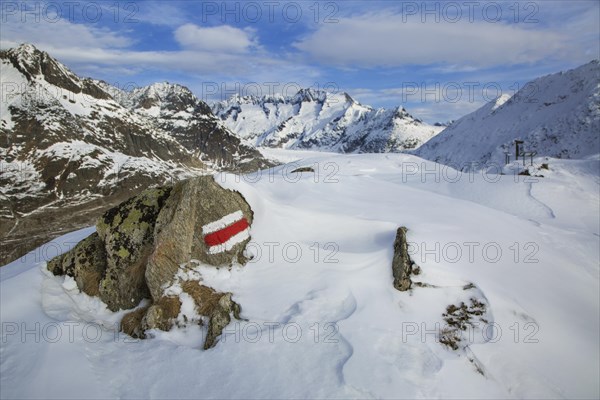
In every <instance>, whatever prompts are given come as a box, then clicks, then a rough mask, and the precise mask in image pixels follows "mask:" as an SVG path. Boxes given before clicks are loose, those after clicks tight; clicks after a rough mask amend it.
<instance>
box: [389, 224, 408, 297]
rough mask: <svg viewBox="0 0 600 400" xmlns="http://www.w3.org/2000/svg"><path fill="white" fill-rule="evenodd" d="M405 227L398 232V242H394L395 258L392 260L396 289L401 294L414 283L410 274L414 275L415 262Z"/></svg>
mask: <svg viewBox="0 0 600 400" xmlns="http://www.w3.org/2000/svg"><path fill="white" fill-rule="evenodd" d="M407 231H408V229H407V228H405V227H400V228H398V231H396V240H395V241H394V258H393V259H392V274H393V275H394V287H395V288H396V289H398V290H399V291H401V292H404V291H406V290H408V289H410V286H411V285H412V281H411V280H410V274H411V273H412V265H413V262H412V261H411V259H410V255H409V254H408V242H407V240H406V232H407Z"/></svg>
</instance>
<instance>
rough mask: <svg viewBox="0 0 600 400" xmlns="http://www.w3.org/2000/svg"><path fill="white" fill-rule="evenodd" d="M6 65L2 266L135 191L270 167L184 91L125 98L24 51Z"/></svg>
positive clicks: (8, 56) (0, 104)
mask: <svg viewBox="0 0 600 400" xmlns="http://www.w3.org/2000/svg"><path fill="white" fill-rule="evenodd" d="M0 61H1V67H2V71H1V74H0V80H1V82H0V83H1V87H2V93H1V101H0V160H1V161H0V164H1V165H0V166H1V168H0V184H1V188H0V222H1V225H2V228H0V236H1V237H2V241H3V248H2V253H1V254H0V259H3V260H5V258H4V257H7V256H8V253H11V254H12V252H13V250H14V247H12V250H10V248H11V246H12V244H10V243H9V242H11V243H13V242H14V243H17V242H19V241H20V240H23V241H24V243H25V248H24V249H21V251H18V252H17V253H23V251H25V250H28V249H30V248H31V246H34V245H37V244H39V243H41V242H43V241H47V240H48V238H49V236H47V233H48V232H54V233H58V231H55V230H54V229H55V228H56V229H58V230H61V231H64V230H65V229H73V228H75V227H79V226H81V225H82V224H89V223H90V222H91V221H92V220H93V218H94V217H95V216H96V215H97V214H98V213H99V212H101V210H102V208H104V207H107V206H108V205H110V204H112V203H114V202H117V201H120V200H122V199H124V198H127V197H129V196H130V195H131V192H132V191H133V190H134V189H135V188H138V187H147V186H149V185H152V184H159V183H164V182H166V181H172V180H177V179H180V178H182V177H185V176H190V175H193V174H198V173H207V172H210V171H211V170H214V169H219V170H230V171H250V170H255V169H258V168H260V167H263V166H265V165H269V164H268V162H267V161H266V160H265V159H264V158H263V157H262V156H261V155H260V153H258V151H257V150H256V149H254V148H252V147H250V146H248V145H245V144H242V143H241V141H240V139H239V138H237V137H236V136H235V135H233V134H232V133H231V132H229V131H228V130H227V129H226V128H225V127H223V125H222V123H221V122H220V121H219V120H218V119H217V118H216V117H214V116H213V115H212V114H211V111H210V108H209V107H208V106H207V105H206V104H205V103H203V102H201V101H199V100H198V99H197V98H196V97H195V96H194V95H193V94H192V93H191V92H190V91H189V90H188V89H186V88H184V87H182V86H178V85H168V84H158V85H152V86H150V87H147V88H143V89H139V90H136V91H134V92H132V93H126V92H121V91H119V90H118V89H116V88H112V87H110V85H108V84H106V83H104V82H99V81H95V80H93V79H89V78H86V79H83V78H80V77H78V76H77V75H75V74H74V73H73V72H71V71H70V70H69V69H68V68H67V67H65V66H64V65H63V64H61V63H60V62H58V61H57V60H55V59H53V58H52V57H51V56H50V55H48V54H47V53H45V52H43V51H40V50H38V49H36V48H35V47H34V46H32V45H27V44H25V45H21V46H19V47H17V48H13V49H8V50H2V51H1V52H0ZM72 207H78V211H77V212H75V211H73V209H72ZM48 213H54V214H52V216H51V217H49V216H48V215H49V214H48ZM42 216H45V217H42ZM78 218H79V219H78ZM26 219H27V220H28V221H29V222H28V223H24V222H25V220H26ZM76 219H78V220H77V222H73V221H75V220H76ZM71 222H73V223H74V224H75V225H72V224H71ZM53 224H54V225H56V227H55V228H53V227H52V225H53ZM32 229H33V231H32ZM9 233H10V238H8V237H5V236H8V234H9ZM32 236H35V237H36V238H38V239H36V240H38V242H35V243H34V241H32V240H31V239H30V238H31V237H32ZM14 255H17V254H16V253H14V254H13V256H14ZM17 256H18V255H17Z"/></svg>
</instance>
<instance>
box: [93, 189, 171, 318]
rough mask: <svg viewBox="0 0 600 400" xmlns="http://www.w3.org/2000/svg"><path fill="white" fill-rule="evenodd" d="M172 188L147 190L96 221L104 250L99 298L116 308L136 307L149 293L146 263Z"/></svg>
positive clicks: (112, 308)
mask: <svg viewBox="0 0 600 400" xmlns="http://www.w3.org/2000/svg"><path fill="white" fill-rule="evenodd" d="M170 193H171V188H152V189H147V190H145V191H144V192H142V193H141V194H140V195H138V196H135V197H132V198H131V199H129V200H127V201H125V202H124V203H122V204H120V205H119V206H117V207H115V208H112V209H110V210H108V211H107V212H106V213H105V214H104V215H103V216H102V217H100V219H99V220H98V223H97V224H96V230H97V232H98V236H99V237H100V239H101V240H102V241H103V242H104V246H105V249H106V264H107V269H106V274H105V276H104V279H102V281H101V283H100V298H101V299H102V300H103V301H104V302H105V303H106V304H107V305H108V307H109V308H110V309H111V310H113V311H115V310H118V309H129V308H132V307H135V306H136V305H137V304H139V302H140V301H141V300H142V299H144V298H147V297H148V295H149V291H148V286H147V285H146V280H145V276H144V275H145V271H146V263H147V260H148V257H149V256H150V254H151V253H152V251H153V247H154V246H153V245H154V237H153V232H154V225H155V223H156V218H157V217H158V214H159V212H160V210H161V208H162V207H163V205H164V204H165V201H166V200H167V198H168V197H169V194H170Z"/></svg>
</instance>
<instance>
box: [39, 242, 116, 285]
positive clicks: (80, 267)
mask: <svg viewBox="0 0 600 400" xmlns="http://www.w3.org/2000/svg"><path fill="white" fill-rule="evenodd" d="M106 267H107V265H106V251H105V250H104V242H102V240H101V239H100V237H99V236H98V234H97V233H93V234H91V235H90V236H88V237H87V238H85V239H84V240H82V241H81V242H79V243H78V244H77V246H75V247H74V248H73V249H72V250H71V251H69V252H67V253H65V254H63V255H61V256H58V257H55V258H53V259H52V260H51V261H49V262H48V270H49V271H50V272H52V273H53V274H54V275H68V276H71V277H73V278H74V279H75V282H77V287H79V289H80V290H81V291H82V292H84V293H86V294H88V295H90V296H98V295H99V294H100V292H99V287H100V282H101V280H102V278H103V277H104V275H105V273H106Z"/></svg>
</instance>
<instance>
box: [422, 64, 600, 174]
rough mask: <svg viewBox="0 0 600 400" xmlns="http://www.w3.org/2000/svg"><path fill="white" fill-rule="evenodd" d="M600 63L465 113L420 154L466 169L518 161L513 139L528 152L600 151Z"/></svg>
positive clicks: (532, 84) (566, 155)
mask: <svg viewBox="0 0 600 400" xmlns="http://www.w3.org/2000/svg"><path fill="white" fill-rule="evenodd" d="M598 132H600V62H599V61H598V60H595V61H592V62H590V63H588V64H585V65H583V66H581V67H579V68H576V69H573V70H570V71H567V72H559V73H557V74H552V75H548V76H544V77H541V78H538V79H536V80H534V81H531V82H529V83H528V84H527V85H525V86H524V87H523V88H522V89H521V90H520V91H518V92H517V93H516V94H515V95H514V96H512V97H508V96H503V97H500V98H498V99H496V100H495V101H493V102H491V103H488V104H486V105H485V106H483V107H482V108H480V109H479V110H477V111H475V112H473V113H471V114H469V115H467V116H465V117H462V118H461V119H459V120H457V121H456V122H454V123H453V124H451V125H450V126H449V127H448V128H446V129H445V130H444V131H443V132H441V133H440V134H439V135H437V136H436V137H435V138H433V139H431V140H430V141H429V142H427V143H426V144H425V145H423V146H422V147H420V148H419V149H418V150H417V151H416V154H417V155H419V156H421V157H423V158H427V159H429V160H432V161H437V162H440V163H443V164H448V165H453V166H455V167H460V168H462V169H465V168H469V167H468V165H471V163H475V164H473V167H472V168H475V169H479V168H482V167H483V166H485V165H486V164H490V163H494V164H499V165H504V152H505V151H506V152H509V154H510V155H511V161H514V157H515V150H514V141H515V140H521V141H523V142H524V143H523V148H524V150H525V151H527V152H537V156H549V157H556V158H584V157H587V156H590V155H595V154H598V153H600V135H599V134H598Z"/></svg>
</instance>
